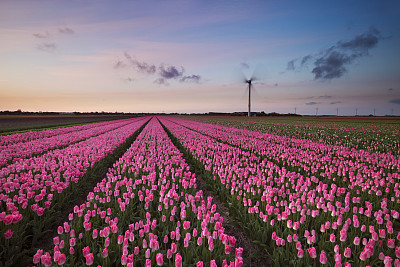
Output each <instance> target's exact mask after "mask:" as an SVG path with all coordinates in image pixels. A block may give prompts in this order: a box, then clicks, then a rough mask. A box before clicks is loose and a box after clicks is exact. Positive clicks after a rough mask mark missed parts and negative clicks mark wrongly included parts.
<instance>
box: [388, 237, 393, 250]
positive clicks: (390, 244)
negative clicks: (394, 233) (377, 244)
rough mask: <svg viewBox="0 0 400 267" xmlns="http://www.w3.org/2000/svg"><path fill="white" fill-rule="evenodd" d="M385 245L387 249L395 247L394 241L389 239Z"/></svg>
mask: <svg viewBox="0 0 400 267" xmlns="http://www.w3.org/2000/svg"><path fill="white" fill-rule="evenodd" d="M387 244H388V248H394V247H395V244H394V239H391V238H389V239H388V243H387Z"/></svg>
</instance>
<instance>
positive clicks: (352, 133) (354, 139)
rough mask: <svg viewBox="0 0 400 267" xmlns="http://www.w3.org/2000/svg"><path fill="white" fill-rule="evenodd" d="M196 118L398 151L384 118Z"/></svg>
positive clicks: (399, 142)
mask: <svg viewBox="0 0 400 267" xmlns="http://www.w3.org/2000/svg"><path fill="white" fill-rule="evenodd" d="M196 119H197V120H199V121H202V122H207V123H212V124H218V125H223V126H228V127H235V128H242V129H247V130H252V131H256V132H264V133H268V134H273V135H279V136H287V137H290V138H296V139H308V140H312V141H316V142H320V143H324V144H326V145H336V146H346V147H349V148H355V149H364V150H368V151H374V152H385V153H392V154H393V155H396V156H398V155H399V151H400V139H399V132H400V131H399V127H398V124H397V125H396V123H393V122H392V121H388V122H387V123H383V122H382V121H371V120H368V121H365V120H364V121H363V120H361V121H360V120H354V121H353V120H340V121H339V122H338V121H327V120H316V119H302V118H283V119H282V118H280V119H279V120H277V119H272V118H270V119H263V118H258V119H255V118H252V119H249V120H247V121H243V119H242V118H241V119H240V120H239V119H237V118H229V119H227V118H225V117H224V118H212V119H210V118H207V117H206V118H203V117H201V118H196Z"/></svg>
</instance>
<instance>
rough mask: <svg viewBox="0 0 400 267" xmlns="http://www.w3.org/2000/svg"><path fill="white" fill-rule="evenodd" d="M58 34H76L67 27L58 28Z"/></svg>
mask: <svg viewBox="0 0 400 267" xmlns="http://www.w3.org/2000/svg"><path fill="white" fill-rule="evenodd" d="M58 32H59V33H61V34H74V33H75V31H74V30H73V29H71V28H68V27H65V28H58Z"/></svg>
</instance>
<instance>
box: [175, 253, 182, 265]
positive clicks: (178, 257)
mask: <svg viewBox="0 0 400 267" xmlns="http://www.w3.org/2000/svg"><path fill="white" fill-rule="evenodd" d="M175 267H182V257H181V254H179V253H176V255H175Z"/></svg>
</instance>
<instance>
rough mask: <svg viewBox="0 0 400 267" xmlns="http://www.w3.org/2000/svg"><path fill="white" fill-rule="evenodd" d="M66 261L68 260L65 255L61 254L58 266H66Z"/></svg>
mask: <svg viewBox="0 0 400 267" xmlns="http://www.w3.org/2000/svg"><path fill="white" fill-rule="evenodd" d="M66 260H67V257H66V256H65V254H63V253H61V254H60V255H59V256H58V261H57V264H58V265H64V263H65V261H66Z"/></svg>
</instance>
